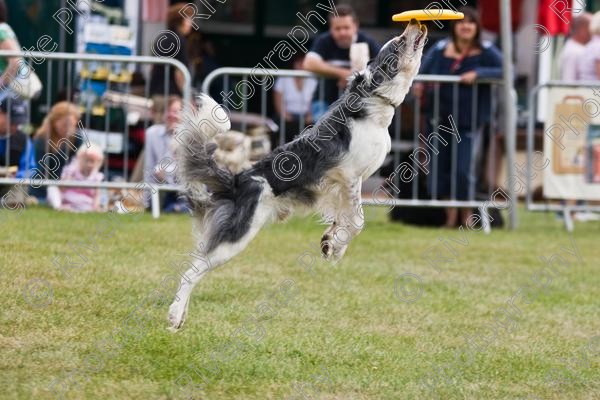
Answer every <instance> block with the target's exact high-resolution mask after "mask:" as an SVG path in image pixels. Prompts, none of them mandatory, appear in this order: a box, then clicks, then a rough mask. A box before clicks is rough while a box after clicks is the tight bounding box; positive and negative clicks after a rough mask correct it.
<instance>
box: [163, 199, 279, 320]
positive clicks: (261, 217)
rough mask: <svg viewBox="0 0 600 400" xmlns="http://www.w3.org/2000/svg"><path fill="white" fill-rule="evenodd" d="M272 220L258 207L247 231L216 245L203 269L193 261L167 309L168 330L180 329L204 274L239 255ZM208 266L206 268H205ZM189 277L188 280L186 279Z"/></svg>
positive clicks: (268, 210) (265, 207) (265, 210)
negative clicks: (236, 237) (233, 239)
mask: <svg viewBox="0 0 600 400" xmlns="http://www.w3.org/2000/svg"><path fill="white" fill-rule="evenodd" d="M272 219H273V212H272V211H271V210H270V209H269V208H268V207H267V206H265V205H261V206H259V207H258V209H257V210H256V212H255V213H254V216H253V218H252V223H251V225H250V228H249V229H248V231H247V232H246V233H245V234H244V235H243V236H242V237H241V238H240V239H238V240H236V241H235V242H223V243H221V244H219V245H217V246H216V247H215V248H214V249H213V250H211V251H209V253H208V254H207V259H208V262H206V260H205V261H204V262H202V266H203V267H204V268H203V269H200V268H198V267H199V266H200V265H199V264H200V261H198V260H194V261H193V265H194V266H193V267H192V268H190V269H188V270H187V271H186V273H185V276H184V277H183V278H182V279H181V282H180V287H179V290H178V291H177V294H176V296H175V300H174V301H173V303H172V304H171V306H170V307H169V315H168V320H169V325H170V327H169V329H170V330H172V331H176V330H177V329H179V328H181V326H182V325H183V323H184V322H185V318H186V316H187V310H188V306H189V302H190V296H191V294H192V290H193V289H194V286H196V284H198V282H199V281H200V280H201V279H202V278H203V277H204V276H206V274H207V273H208V272H209V271H210V270H213V269H215V268H217V267H218V266H220V265H223V264H225V263H226V262H227V261H229V260H231V259H232V258H233V257H235V256H236V255H238V254H239V253H241V252H242V251H243V250H244V249H245V248H246V247H247V246H248V244H249V243H250V242H251V241H252V239H254V237H255V236H256V235H257V234H258V232H259V231H260V229H261V228H262V227H263V226H264V225H265V223H267V222H269V221H270V220H272ZM207 265H208V268H207V267H206V266H207ZM186 276H187V277H189V280H188V279H186Z"/></svg>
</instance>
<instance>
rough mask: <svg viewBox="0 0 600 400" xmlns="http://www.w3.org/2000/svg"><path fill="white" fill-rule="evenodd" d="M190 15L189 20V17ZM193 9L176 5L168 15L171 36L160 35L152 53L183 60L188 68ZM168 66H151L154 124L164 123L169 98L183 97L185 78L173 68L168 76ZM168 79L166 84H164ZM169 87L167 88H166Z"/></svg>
mask: <svg viewBox="0 0 600 400" xmlns="http://www.w3.org/2000/svg"><path fill="white" fill-rule="evenodd" d="M186 16H187V18H186ZM193 17H194V11H193V7H189V4H187V3H181V4H175V5H173V6H171V7H169V10H168V12H167V28H168V30H169V31H170V32H169V33H161V35H159V36H158V37H157V38H156V40H155V42H154V43H152V53H154V54H155V55H157V56H160V57H169V58H173V59H175V60H178V61H181V63H182V64H183V65H185V66H186V67H189V62H188V57H187V52H186V49H187V48H188V45H187V36H188V35H189V34H190V32H191V31H192V18H193ZM166 68H167V66H165V65H161V64H157V65H154V66H153V67H152V73H151V75H150V95H151V96H152V99H153V100H154V104H155V105H156V110H157V115H156V118H157V119H155V123H159V121H162V119H163V116H162V113H163V110H164V109H165V101H166V99H167V97H168V96H169V95H176V96H179V97H181V96H183V89H184V84H185V82H184V76H183V73H182V72H181V71H179V70H178V69H177V68H175V67H173V66H170V67H168V68H169V73H168V76H166V75H165V74H166V72H165V71H166ZM165 77H166V79H167V80H166V81H165ZM165 85H166V86H165Z"/></svg>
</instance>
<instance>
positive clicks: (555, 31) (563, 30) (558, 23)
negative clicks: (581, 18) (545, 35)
mask: <svg viewBox="0 0 600 400" xmlns="http://www.w3.org/2000/svg"><path fill="white" fill-rule="evenodd" d="M582 3H583V4H582ZM582 11H585V2H584V1H583V0H540V8H539V13H538V24H540V25H543V26H544V27H545V28H546V29H547V30H548V32H550V34H551V35H560V34H563V35H566V34H567V33H569V29H570V23H571V19H572V14H573V13H575V14H578V13H580V12H582Z"/></svg>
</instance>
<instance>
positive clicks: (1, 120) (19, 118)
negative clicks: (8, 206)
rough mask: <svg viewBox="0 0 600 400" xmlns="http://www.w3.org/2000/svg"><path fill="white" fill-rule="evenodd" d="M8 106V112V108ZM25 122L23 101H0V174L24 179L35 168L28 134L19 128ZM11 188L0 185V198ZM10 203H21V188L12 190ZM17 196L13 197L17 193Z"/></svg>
mask: <svg viewBox="0 0 600 400" xmlns="http://www.w3.org/2000/svg"><path fill="white" fill-rule="evenodd" d="M9 108H10V112H9V111H8V109H9ZM26 122H27V108H26V105H25V103H24V102H20V101H16V100H10V99H8V100H7V101H3V102H2V103H0V170H1V171H2V173H1V174H0V176H2V177H8V178H18V179H25V178H29V177H30V176H29V173H30V171H31V170H32V169H34V168H35V165H36V162H35V152H34V150H33V145H32V144H31V140H30V139H29V136H27V135H26V134H25V133H23V132H21V131H20V130H19V125H21V124H24V123H26ZM10 190H11V188H10V187H9V186H0V198H1V197H2V196H4V195H5V194H6V193H8V192H9V191H10ZM12 193H13V196H12V197H11V203H19V204H22V203H24V201H25V195H24V192H23V190H22V188H21V190H13V191H12ZM17 194H18V197H16V198H15V197H14V195H17Z"/></svg>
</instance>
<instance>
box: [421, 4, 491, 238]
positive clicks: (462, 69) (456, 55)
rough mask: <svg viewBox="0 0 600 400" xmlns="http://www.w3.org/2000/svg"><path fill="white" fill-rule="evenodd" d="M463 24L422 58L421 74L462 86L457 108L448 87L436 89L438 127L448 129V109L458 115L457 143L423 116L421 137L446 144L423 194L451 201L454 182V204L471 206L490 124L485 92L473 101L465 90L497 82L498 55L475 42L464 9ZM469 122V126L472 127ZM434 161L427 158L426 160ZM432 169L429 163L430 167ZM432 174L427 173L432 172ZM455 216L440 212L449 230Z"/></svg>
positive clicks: (473, 18)
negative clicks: (450, 78) (429, 135)
mask: <svg viewBox="0 0 600 400" xmlns="http://www.w3.org/2000/svg"><path fill="white" fill-rule="evenodd" d="M459 11H461V12H463V13H464V15H465V18H464V19H462V20H459V21H456V22H454V23H453V24H452V25H451V37H450V39H443V40H441V41H439V42H437V43H436V44H434V45H433V47H432V48H431V49H430V50H429V51H428V52H427V53H426V54H425V55H424V56H423V61H422V64H421V70H420V73H421V74H435V75H459V76H460V81H461V82H462V83H463V84H461V85H459V88H458V104H456V102H455V100H454V90H453V86H454V85H452V84H442V85H440V89H439V120H438V123H439V124H443V125H446V126H449V124H450V122H449V117H450V116H452V112H453V108H454V107H455V106H456V107H457V108H458V110H459V112H458V115H454V116H452V117H453V121H454V123H455V124H456V127H457V129H458V131H459V134H460V139H461V140H460V142H458V143H457V140H455V139H454V136H453V135H452V134H450V133H448V132H445V131H443V130H441V129H438V127H437V126H435V127H434V126H433V124H432V121H431V118H432V117H433V113H432V110H431V109H428V110H426V113H427V114H426V115H427V120H428V121H427V129H426V132H434V131H435V132H438V133H439V134H440V135H441V136H442V137H443V138H444V140H446V142H447V143H448V145H447V146H443V145H440V144H439V142H438V143H437V146H438V151H439V154H438V156H437V159H438V160H437V166H436V170H437V180H436V181H435V182H434V180H433V175H434V172H433V171H430V173H429V182H428V183H429V189H430V191H432V189H433V185H434V184H436V187H437V197H438V198H441V199H449V198H450V196H451V187H452V180H455V181H456V184H455V195H456V199H457V200H467V199H469V200H474V191H475V184H476V182H475V176H476V175H475V171H474V170H475V168H474V166H475V162H476V157H477V155H478V152H479V144H480V141H481V138H482V135H483V130H484V126H485V125H486V124H487V123H488V122H489V121H490V117H491V115H490V114H491V110H490V88H489V86H487V85H480V86H479V87H478V90H477V97H476V98H474V97H473V95H474V91H473V88H472V87H471V85H472V84H473V83H475V81H476V80H477V79H478V78H500V77H501V76H502V55H501V54H500V51H499V50H498V49H497V48H496V47H495V46H494V45H493V44H491V43H489V42H481V40H480V33H481V24H480V22H479V14H478V13H477V11H476V10H475V9H473V8H470V7H462V8H461V9H460V10H459ZM423 90H424V85H423V84H422V83H415V84H414V94H415V96H417V97H421V96H422V95H423ZM427 97H428V100H429V102H430V103H432V102H433V93H428V95H427ZM474 103H476V104H477V110H478V112H477V115H473V114H472V113H473V108H472V104H474ZM473 121H474V122H475V125H472V123H473ZM453 145H456V149H457V152H456V175H455V176H454V177H452V176H451V175H452V173H451V171H452V146H453ZM433 158H434V155H433V154H432V159H433ZM432 165H433V161H432ZM432 168H433V167H432ZM469 215H470V210H469V209H462V210H461V223H463V224H464V223H466V219H467V218H468V217H469ZM457 218H458V210H457V209H455V208H450V209H448V210H446V226H447V227H454V226H455V225H456V223H457Z"/></svg>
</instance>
